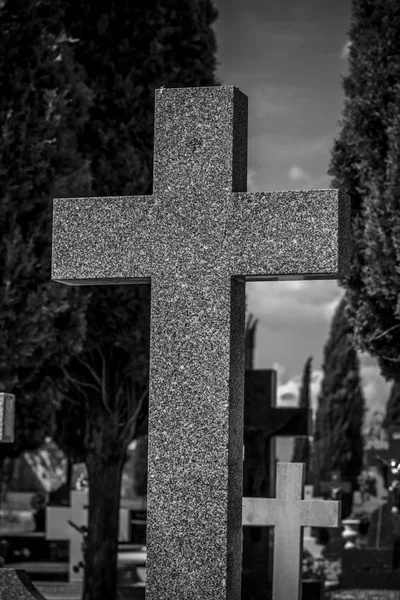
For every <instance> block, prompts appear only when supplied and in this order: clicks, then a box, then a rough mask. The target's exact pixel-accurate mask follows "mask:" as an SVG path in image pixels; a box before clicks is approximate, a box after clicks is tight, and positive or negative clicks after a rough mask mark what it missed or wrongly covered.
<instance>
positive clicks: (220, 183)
mask: <svg viewBox="0 0 400 600" xmlns="http://www.w3.org/2000/svg"><path fill="white" fill-rule="evenodd" d="M153 174H154V176H153V194H152V195H151V196H137V197H120V196H116V197H106V198H91V197H85V198H73V199H71V198H64V199H55V200H54V206H53V256H52V278H53V280H55V281H59V282H61V283H65V284H70V285H88V284H97V285H99V284H137V283H150V282H151V332H150V333H151V341H150V391H149V398H150V400H149V422H148V436H149V446H148V494H147V581H146V598H147V600H163V599H167V598H168V600H170V598H175V599H176V600H180V599H183V598H190V599H191V600H195V599H200V598H201V599H203V598H212V599H213V600H217V599H218V600H219V599H221V600H222V599H229V600H237V599H238V598H239V597H240V581H241V554H242V471H243V465H242V460H243V445H242V444H243V392H244V331H245V282H246V281H248V280H257V281H258V280H260V281H261V280H268V279H271V280H278V279H281V278H286V279H287V278H289V279H290V278H291V279H304V278H306V279H337V278H338V276H339V275H340V274H343V273H345V272H347V269H348V264H349V259H350V200H349V198H348V197H347V196H346V195H344V194H342V193H341V192H339V191H337V190H322V191H320V190H312V191H289V192H255V193H246V191H245V190H246V179H247V97H246V96H245V95H244V94H242V93H241V92H240V91H239V90H238V89H237V88H235V87H219V86H216V87H205V88H186V89H161V90H157V91H156V101H155V131H154V165H153Z"/></svg>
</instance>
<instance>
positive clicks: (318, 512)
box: [298, 500, 342, 527]
mask: <svg viewBox="0 0 400 600" xmlns="http://www.w3.org/2000/svg"><path fill="white" fill-rule="evenodd" d="M341 506H342V504H341V502H338V501H336V500H301V501H299V502H298V507H299V520H300V522H301V525H303V526H305V527H307V526H308V527H313V526H315V527H339V526H340V521H341Z"/></svg>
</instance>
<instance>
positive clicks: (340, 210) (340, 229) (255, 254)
mask: <svg viewBox="0 0 400 600" xmlns="http://www.w3.org/2000/svg"><path fill="white" fill-rule="evenodd" d="M231 202H232V208H231V211H230V217H229V219H232V225H230V224H229V219H228V222H227V231H228V232H229V233H228V236H229V238H230V246H231V248H232V253H231V268H230V271H231V273H232V274H235V275H242V276H244V277H245V278H246V280H247V281H251V280H258V281H261V280H268V279H279V277H280V276H288V277H290V278H293V279H303V278H305V279H337V278H338V276H340V275H342V274H345V273H347V272H348V267H349V261H350V252H351V243H350V239H351V231H350V198H349V197H348V196H347V195H346V194H343V193H342V192H340V191H338V190H311V191H288V192H269V193H267V192H256V193H251V194H250V193H236V194H233V195H232V197H231Z"/></svg>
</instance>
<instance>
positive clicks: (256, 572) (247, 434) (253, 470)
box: [242, 369, 312, 597]
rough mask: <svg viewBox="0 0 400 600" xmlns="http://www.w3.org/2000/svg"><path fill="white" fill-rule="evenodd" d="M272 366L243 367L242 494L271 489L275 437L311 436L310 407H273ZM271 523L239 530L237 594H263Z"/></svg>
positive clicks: (267, 575)
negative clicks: (239, 586) (240, 553)
mask: <svg viewBox="0 0 400 600" xmlns="http://www.w3.org/2000/svg"><path fill="white" fill-rule="evenodd" d="M276 399H277V373H276V371H275V370H274V369H256V370H246V375H245V394H244V446H245V452H244V463H243V495H244V496H245V497H247V498H250V497H251V498H254V497H263V498H271V497H273V496H274V494H275V472H276V439H275V438H276V436H279V437H280V436H282V437H308V436H310V435H312V410H311V409H307V408H296V407H277V406H276ZM270 548H272V527H270V528H268V527H264V526H263V527H261V526H260V527H245V528H244V530H243V559H242V597H245V594H246V593H247V590H251V591H252V592H253V593H254V594H256V593H259V594H262V593H264V590H266V589H269V588H270V586H271V582H272V552H270Z"/></svg>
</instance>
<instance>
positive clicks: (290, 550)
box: [243, 463, 340, 600]
mask: <svg viewBox="0 0 400 600" xmlns="http://www.w3.org/2000/svg"><path fill="white" fill-rule="evenodd" d="M303 497H304V464H303V463H278V464H277V477H276V498H243V524H246V525H253V526H254V525H256V526H259V525H264V526H265V525H267V526H268V525H273V526H274V528H275V529H274V571H273V573H274V574H273V580H272V588H273V592H272V596H273V600H288V598H298V599H299V600H301V563H302V555H303V531H302V529H303V527H304V526H308V527H312V526H314V527H338V526H339V523H340V503H339V502H337V501H334V500H304V499H303Z"/></svg>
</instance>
